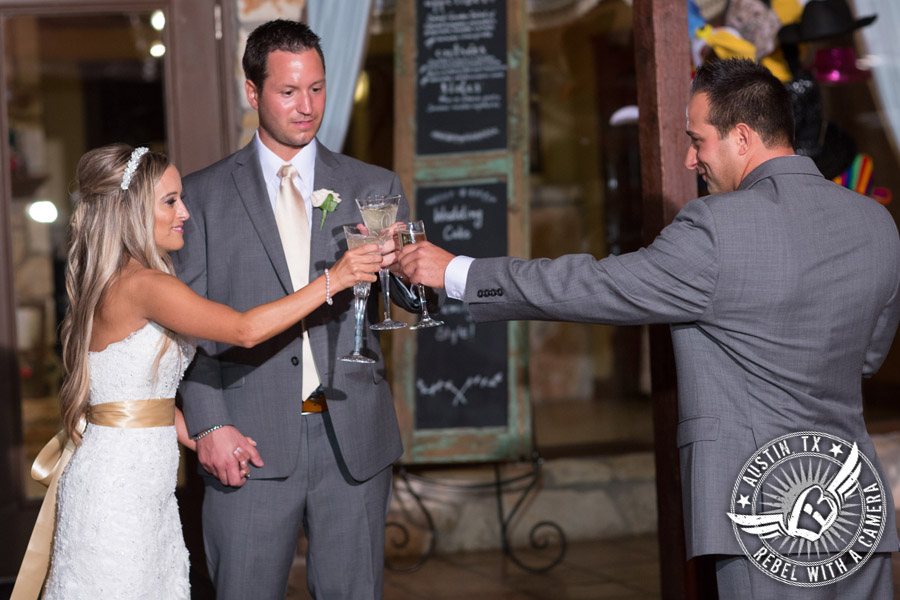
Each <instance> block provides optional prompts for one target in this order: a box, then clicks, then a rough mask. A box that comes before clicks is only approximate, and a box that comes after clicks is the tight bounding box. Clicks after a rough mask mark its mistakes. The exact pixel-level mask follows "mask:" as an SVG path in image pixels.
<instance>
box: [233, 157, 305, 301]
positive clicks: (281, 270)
mask: <svg viewBox="0 0 900 600" xmlns="http://www.w3.org/2000/svg"><path fill="white" fill-rule="evenodd" d="M253 144H254V142H252V141H251V142H250V143H249V144H248V145H246V146H244V148H243V149H242V150H241V151H240V152H238V153H237V155H235V163H236V165H237V166H236V168H235V169H234V171H232V173H231V177H232V179H233V180H234V185H235V188H236V189H237V193H238V196H239V197H240V199H241V202H243V204H244V208H246V209H247V214H248V215H249V216H250V222H251V223H252V224H253V227H254V229H256V233H257V235H259V239H260V241H261V242H262V244H263V247H264V248H265V249H266V254H267V255H268V256H269V260H270V261H271V262H272V266H273V267H274V268H275V273H276V274H277V275H278V279H279V281H280V282H281V285H282V287H283V288H284V292H285V293H286V294H289V293H291V292H292V291H294V288H293V285H292V284H291V274H290V271H288V266H287V261H286V260H285V258H284V250H283V249H282V247H281V238H280V237H279V236H278V225H277V224H276V223H275V213H274V212H273V211H272V204H271V203H270V202H269V194H268V192H267V190H266V183H265V180H264V179H263V176H262V170H261V169H260V167H259V158H258V157H257V155H256V148H255V146H254V145H253Z"/></svg>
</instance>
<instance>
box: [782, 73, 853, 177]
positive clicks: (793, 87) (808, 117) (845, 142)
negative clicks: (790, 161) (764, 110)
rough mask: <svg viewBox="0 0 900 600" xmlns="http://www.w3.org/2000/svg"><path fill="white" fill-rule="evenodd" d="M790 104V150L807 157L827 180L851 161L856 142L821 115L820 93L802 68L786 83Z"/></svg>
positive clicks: (850, 163) (817, 86)
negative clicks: (791, 148)
mask: <svg viewBox="0 0 900 600" xmlns="http://www.w3.org/2000/svg"><path fill="white" fill-rule="evenodd" d="M787 90H788V94H789V95H790V97H791V104H792V105H793V107H794V126H795V128H794V151H795V152H796V153H797V154H799V155H801V156H808V157H810V158H811V159H813V161H814V162H815V163H816V166H817V167H818V168H819V170H820V171H821V172H822V175H824V176H825V177H826V178H828V179H834V178H835V177H837V176H838V175H840V174H841V173H843V172H844V171H846V170H847V169H849V168H850V166H851V165H852V164H853V159H854V158H856V142H855V141H854V140H853V138H852V137H851V136H850V134H849V133H847V132H846V131H844V130H843V129H842V128H840V127H838V126H837V125H836V124H835V123H832V122H830V121H828V122H826V121H825V119H824V118H823V116H822V94H821V92H820V90H819V85H818V84H817V83H816V80H815V79H814V78H813V76H812V74H810V73H809V72H806V71H803V72H801V73H800V74H799V75H798V76H797V77H795V78H794V79H793V80H792V81H791V82H790V83H788V84H787Z"/></svg>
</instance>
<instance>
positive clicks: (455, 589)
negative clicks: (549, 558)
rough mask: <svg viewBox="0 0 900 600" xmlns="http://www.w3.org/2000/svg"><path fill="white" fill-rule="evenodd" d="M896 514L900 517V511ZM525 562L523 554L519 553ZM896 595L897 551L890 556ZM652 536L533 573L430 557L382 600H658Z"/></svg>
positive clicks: (496, 559)
mask: <svg viewBox="0 0 900 600" xmlns="http://www.w3.org/2000/svg"><path fill="white" fill-rule="evenodd" d="M898 516H900V515H898ZM520 558H521V559H522V560H523V561H527V560H528V556H527V555H523V556H520ZM893 566H894V598H900V553H894V555H893ZM661 598H662V593H661V591H660V581H659V551H658V549H657V545H656V536H655V535H643V536H638V537H630V538H622V539H614V540H601V541H593V542H578V543H570V544H569V547H568V550H567V552H566V555H565V557H564V558H563V561H562V562H561V563H560V564H559V565H557V566H556V567H554V568H553V569H551V570H550V571H547V572H546V573H540V574H532V573H528V572H526V571H523V570H522V569H520V568H519V567H518V566H516V565H515V564H513V563H512V562H511V561H510V560H509V559H508V558H506V557H505V556H504V555H503V553H502V552H500V551H492V552H473V553H468V554H451V555H443V556H434V557H432V558H431V559H429V560H428V561H427V562H426V563H425V564H424V565H423V566H422V568H421V569H419V570H418V571H415V572H413V573H397V572H391V571H389V570H387V571H385V577H384V600H659V599H661ZM309 599H310V596H309V593H308V592H307V590H306V569H305V567H304V565H303V564H302V561H298V563H297V564H295V566H294V568H293V569H292V571H291V582H290V586H289V589H288V595H287V600H309Z"/></svg>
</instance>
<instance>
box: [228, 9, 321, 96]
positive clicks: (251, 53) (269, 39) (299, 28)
mask: <svg viewBox="0 0 900 600" xmlns="http://www.w3.org/2000/svg"><path fill="white" fill-rule="evenodd" d="M321 42H322V40H320V39H319V36H317V35H316V34H315V33H313V30H312V29H310V28H309V27H308V26H307V25H306V24H305V23H300V22H298V21H288V20H286V19H275V20H274V21H269V22H268V23H263V24H262V25H260V26H259V27H257V28H256V29H254V30H253V33H251V34H250V37H248V38H247V47H246V48H244V57H243V59H242V60H241V64H242V66H243V67H244V76H245V77H246V78H247V79H249V80H250V81H252V82H253V85H255V86H256V88H257V89H259V90H261V89H262V87H263V82H264V81H265V80H266V76H267V75H268V73H267V69H268V64H269V54H271V53H272V52H275V51H276V50H283V51H285V52H294V53H297V54H299V53H301V52H306V51H307V50H315V51H316V52H317V53H318V54H319V58H320V59H322V71H323V72H324V70H325V54H323V53H322V45H321Z"/></svg>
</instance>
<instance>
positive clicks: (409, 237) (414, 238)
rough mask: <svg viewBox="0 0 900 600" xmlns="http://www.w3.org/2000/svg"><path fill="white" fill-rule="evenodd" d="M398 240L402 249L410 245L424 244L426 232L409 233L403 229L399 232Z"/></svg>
mask: <svg viewBox="0 0 900 600" xmlns="http://www.w3.org/2000/svg"><path fill="white" fill-rule="evenodd" d="M397 239H398V241H399V246H400V248H403V247H404V246H408V245H410V244H415V243H416V242H424V241H425V232H424V231H423V232H422V233H416V232H413V231H408V230H406V229H401V230H400V231H398V232H397Z"/></svg>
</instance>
